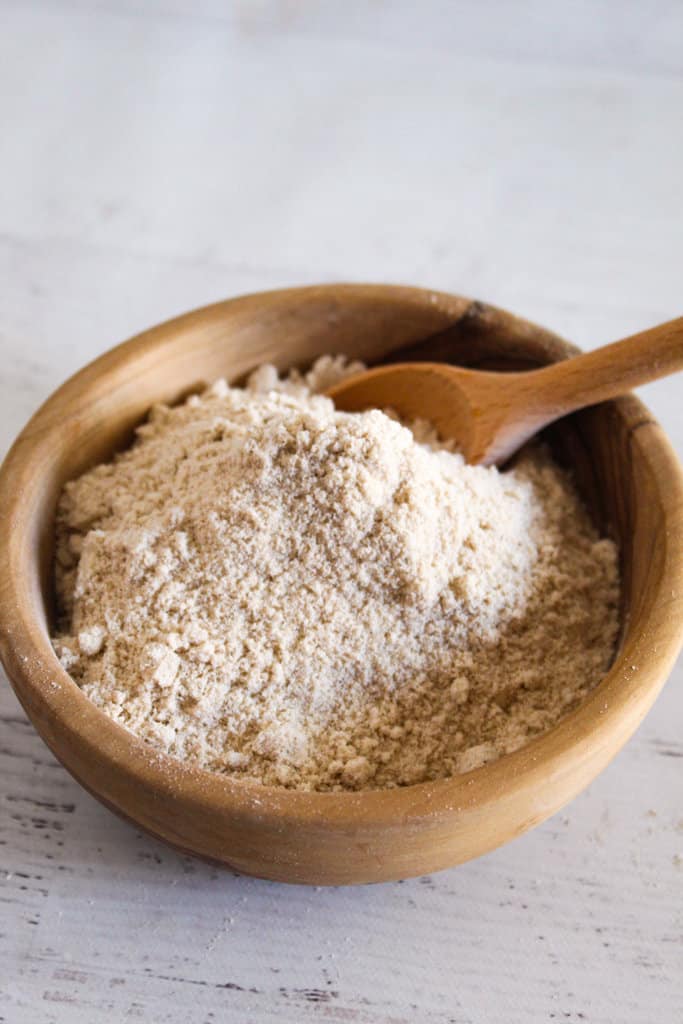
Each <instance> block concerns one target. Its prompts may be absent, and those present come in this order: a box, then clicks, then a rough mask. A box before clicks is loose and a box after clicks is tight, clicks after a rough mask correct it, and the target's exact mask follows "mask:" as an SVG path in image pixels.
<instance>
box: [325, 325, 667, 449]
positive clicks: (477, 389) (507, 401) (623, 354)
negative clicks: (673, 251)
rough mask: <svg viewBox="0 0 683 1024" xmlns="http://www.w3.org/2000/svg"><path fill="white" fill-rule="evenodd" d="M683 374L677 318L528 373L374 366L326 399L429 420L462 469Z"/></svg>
mask: <svg viewBox="0 0 683 1024" xmlns="http://www.w3.org/2000/svg"><path fill="white" fill-rule="evenodd" d="M680 369H683V318H679V319H677V320H670V321H669V322H668V323H665V324H660V325H659V326H657V327H653V328H650V330H648V331H642V332H641V333H640V334H636V335H633V336H632V337H630V338H625V339H624V340H622V341H618V342H614V343H613V344H611V345H607V346H605V347H604V348H602V349H597V350H595V351H593V352H589V353H587V354H586V355H580V356H575V357H574V358H573V359H570V360H567V361H566V362H562V363H559V364H558V365H555V366H549V367H546V368H544V369H541V370H535V371H532V372H531V373H486V372H481V371H473V370H466V369H462V368H460V367H455V366H448V365H446V364H444V363H404V364H399V365H396V366H380V367H376V368H374V369H371V370H367V371H365V372H364V373H360V374H357V375H355V376H353V377H351V378H347V379H345V380H342V381H340V382H339V383H338V384H337V385H335V386H334V387H332V388H330V389H329V390H328V392H327V394H328V395H329V397H330V398H332V399H333V401H334V402H335V404H336V406H337V407H338V408H339V409H343V410H346V411H347V412H359V411H361V410H363V409H372V408H380V409H387V408H392V409H394V411H395V412H397V413H398V414H399V416H401V418H402V419H406V420H415V419H426V420H429V421H430V422H431V423H432V424H433V425H434V426H435V427H436V428H437V430H438V432H439V434H440V435H441V437H443V438H446V439H448V440H454V441H456V442H457V445H458V448H459V450H460V451H461V452H462V453H463V455H464V456H465V458H466V459H467V461H468V462H470V463H472V464H475V465H476V464H477V463H482V464H483V465H486V466H488V465H493V464H500V463H503V462H505V461H506V460H507V459H509V458H510V457H511V456H512V455H514V453H515V452H516V451H517V450H518V449H519V448H521V447H522V445H523V444H525V443H526V442H527V441H528V440H530V438H531V437H533V435H534V434H535V433H536V432H537V431H538V430H540V429H541V428H542V427H545V426H548V424H550V423H553V422H554V421H555V420H557V419H560V418H561V417H562V416H566V415H567V413H570V412H575V411H576V410H577V409H583V408H585V407H586V406H588V405H594V404H595V403H596V402H602V401H604V400H605V399H608V398H615V397H617V396H618V395H621V394H624V393H625V392H626V391H628V390H629V388H631V387H635V386H636V385H638V384H645V383H646V382H648V381H651V380H656V379H657V378H658V377H663V376H665V375H667V374H670V373H674V372H676V371H677V370H680Z"/></svg>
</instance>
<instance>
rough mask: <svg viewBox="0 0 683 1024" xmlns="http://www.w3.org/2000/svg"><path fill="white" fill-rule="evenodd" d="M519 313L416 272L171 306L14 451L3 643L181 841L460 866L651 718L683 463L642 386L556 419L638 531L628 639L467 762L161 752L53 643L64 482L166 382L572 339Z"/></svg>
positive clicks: (126, 790)
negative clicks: (418, 777)
mask: <svg viewBox="0 0 683 1024" xmlns="http://www.w3.org/2000/svg"><path fill="white" fill-rule="evenodd" d="M574 351H575V350H574V349H573V348H571V347H570V346H568V345H567V344H565V343H564V342H563V341H561V340H560V339H559V338H557V337H556V336H554V335H552V334H550V333H548V332H547V331H545V330H543V329H541V328H539V327H535V326H534V325H533V324H530V323H527V322H525V321H523V320H519V319H517V318H516V317H514V316H512V315H511V314H509V313H505V312H503V311H502V310H498V309H494V308H492V307H489V306H483V305H481V304H480V303H477V302H470V301H469V300H467V299H462V298H458V297H456V296H451V295H444V294H435V293H433V292H428V291H421V290H419V289H413V288H399V287H389V286H366V285H326V286H322V287H315V288H296V289H290V290H287V291H279V292H268V293H264V294H260V295H249V296H246V297H244V298H239V299H234V300H232V301H229V302H222V303H218V304H217V305H214V306H209V307H207V308H205V309H200V310H197V311H196V312H193V313H189V314H187V315H186V316H182V317H179V318H178V319H177V320H172V321H169V322H168V323H165V324H161V325H160V326H159V327H155V328H153V329H152V330H150V331H146V332H145V333H144V334H141V335H139V336H138V337H136V338H133V339H132V340H131V341H128V342H126V343H125V344H123V345H120V346H119V347H118V348H115V349H113V350H112V351H111V352H108V353H107V354H106V355H103V356H102V357H101V358H99V359H97V360H95V362H93V363H91V364H90V365H89V366H87V367H86V368H85V369H84V370H81V372H80V373H78V374H76V376H74V377H72V378H71V380H69V381H67V383H66V384H64V385H63V386H62V387H61V388H60V389H59V390H58V391H56V392H55V394H54V395H53V396H52V397H51V398H50V399H48V401H47V402H46V403H45V404H44V405H43V407H42V408H41V409H40V410H39V411H38V413H36V415H35V416H34V417H33V419H32V420H31V421H30V422H29V424H28V425H27V426H26V428H25V429H24V430H23V432H22V433H21V435H20V436H19V438H18V439H17V441H16V442H15V444H14V447H13V448H12V450H11V451H10V453H9V455H8V456H7V459H6V461H5V463H4V466H3V467H2V470H1V471H0V551H1V552H2V560H3V566H4V571H3V573H2V577H1V579H0V655H1V657H2V661H3V664H4V666H5V668H6V670H7V674H8V675H9V677H10V679H11V681H12V684H13V686H14V689H15V691H16V693H17V696H18V697H19V700H20V701H21V703H22V704H23V706H24V708H25V709H26V712H27V714H28V715H29V717H30V718H31V720H32V722H33V724H34V725H35V727H36V729H37V730H38V732H39V733H40V735H41V736H42V737H43V739H44V740H45V742H46V743H47V745H48V746H49V747H50V749H51V750H52V751H53V753H54V754H55V755H56V756H57V757H58V758H59V760H60V761H61V762H62V763H63V764H64V765H65V767H66V768H67V769H68V770H69V771H70V772H71V774H72V775H73V776H74V777H75V778H76V779H77V780H78V781H79V782H80V783H81V784H82V785H83V786H85V787H86V788H87V789H88V790H90V792H91V793H93V794H94V795H95V796H96V797H97V798H98V799H99V800H101V801H102V802H103V803H104V804H106V805H107V806H108V807H110V808H112V810H114V811H116V812H117V813H119V814H121V815H122V816H124V817H126V818H128V819H130V820H132V821H134V822H135V823H136V824H137V825H139V826H140V827H142V828H144V829H146V830H147V831H148V832H150V833H152V834H153V835H155V836H158V837H159V838H161V839H164V840H166V841H167V842H168V843H171V844H172V845H173V846H175V847H177V848H179V849H181V850H184V851H189V852H191V853H194V854H196V855H198V856H200V857H203V858H207V859H210V860H213V861H218V862H221V863H224V864H228V865H230V866H231V867H233V868H236V869H238V870H239V871H243V872H246V873H248V874H254V875H260V876H262V877H265V878H272V879H279V880H281V881H287V882H309V883H315V884H321V883H322V884H342V883H351V882H370V881H381V880H385V879H396V878H403V877H406V876H410V875H417V874H421V873H423V872H428V871H435V870H438V869H439V868H445V867H449V866H451V865H453V864H457V863H459V862H461V861H464V860H467V859H469V858H471V857H476V856H478V855H479V854H481V853H485V852H486V851H487V850H491V849H493V848H494V847H496V846H498V845H500V844H501V843H504V842H506V841H507V840H508V839H512V838H513V837H514V836H517V835H520V834H521V833H522V832H524V831H526V829H528V828H531V827H532V826H533V825H536V824H537V823H538V822H540V821H542V820H543V819H544V818H547V817H548V816H549V815H551V814H553V813H554V812H555V811H556V810H557V809H558V808H559V807H561V806H562V805H563V804H565V803H566V802H567V801H568V800H571V799H572V797H574V796H575V795H576V794H577V793H578V792H579V791H580V790H581V789H583V787H584V786H586V785H587V784H588V783H589V782H590V781H591V780H592V779H593V778H595V776H596V775H597V774H598V772H600V771H601V770H602V769H603V768H604V767H605V765H606V764H607V763H608V762H609V761H610V760H611V758H612V757H614V755H615V754H616V752H617V751H618V750H619V748H620V747H621V746H622V744H623V743H624V742H625V741H626V740H627V739H628V737H629V736H630V735H631V734H632V733H633V731H634V730H635V729H636V727H637V725H638V724H639V722H640V721H641V719H642V718H643V716H644V715H645V713H646V712H647V710H648V709H649V707H650V706H651V704H652V702H653V701H654V699H655V697H656V696H657V693H658V692H659V690H660V688H661V687H662V685H663V683H664V681H665V679H666V677H667V674H668V673H669V671H670V669H671V667H672V664H673V661H674V659H675V657H676V654H677V652H678V649H679V646H680V641H681V618H682V617H681V611H682V606H683V479H682V476H681V470H680V467H679V464H678V461H677V459H676V457H675V455H674V453H673V452H672V449H671V447H670V445H669V442H668V441H667V439H666V437H665V435H664V434H663V432H662V430H661V429H660V427H659V426H658V425H657V423H656V422H655V421H654V420H653V418H652V417H651V415H650V414H649V412H648V411H647V409H645V407H644V406H643V405H642V404H641V403H640V402H639V401H638V400H636V399H635V398H633V397H630V396H629V397H626V398H622V399H620V400H619V401H616V402H609V403H606V404H604V405H601V406H597V407H595V408H593V409H589V410H587V411H585V412H582V413H581V414H579V415H576V416H574V417H572V418H571V419H570V420H565V421H563V423H562V424H561V426H560V427H557V428H555V430H554V431H553V432H552V434H551V436H550V440H551V443H552V444H553V445H554V446H555V450H556V453H557V454H558V457H560V458H561V459H565V460H569V461H570V462H571V463H572V464H573V466H574V468H575V471H576V476H577V480H578V482H579V486H580V488H581V490H582V492H583V494H584V497H585V499H586V501H587V502H588V504H589V506H590V508H591V509H592V512H593V514H594V516H595V518H596V520H597V522H598V523H599V525H600V526H601V528H602V529H604V530H605V531H607V532H609V533H610V534H612V535H613V536H615V537H616V539H617V540H618V541H619V543H620V545H621V558H622V574H623V589H624V593H623V619H622V636H621V641H620V650H619V653H618V654H617V656H616V658H615V660H614V664H613V667H612V669H611V670H610V672H609V674H608V675H607V677H606V678H605V679H604V680H603V681H602V682H601V683H600V685H599V686H598V687H597V688H596V689H595V690H594V691H593V693H592V694H591V695H590V696H589V697H588V699H587V700H586V701H585V702H584V703H583V704H582V706H581V707H580V708H578V710H576V711H574V712H573V713H572V714H570V715H569V716H568V717H566V718H565V719H564V720H563V721H562V722H560V724H559V725H557V726H556V727H555V728H554V729H552V730H551V731H550V732H548V733H547V734H546V735H545V736H543V737H541V738H539V739H537V740H535V741H533V742H532V743H530V744H529V745H528V746H527V747H524V748H523V749H521V750H519V751H517V752H516V753H514V754H511V755H509V756H507V757H504V758H502V759H501V760H499V761H497V762H495V763H494V764H491V765H488V766H485V767H482V768H478V769H476V770H475V771H472V772H469V773H468V774H466V775H461V776H458V777H456V778H453V779H447V780H443V781H440V782H436V783H425V784H422V785H418V786H409V787H406V788H404V789H395V790H388V791H374V792H372V791H371V792H364V793H301V792H290V791H285V790H280V789H271V788H265V787H262V786H257V785H253V784H248V783H244V782H240V781H239V780H236V779H231V778H228V777H225V776H221V775H215V774H211V773H209V772H206V771H203V770H201V769H198V768H193V767H188V766H186V765H184V764H182V763H181V762H179V761H176V760H174V759H172V758H170V757H168V756H166V755H164V754H160V753H158V752H156V751H155V750H153V749H152V748H151V747H150V746H148V745H146V744H145V743H144V742H143V741H141V740H139V739H137V738H136V737H135V736H134V735H132V734H131V733H130V732H128V731H127V730H126V729H124V728H122V727H121V726H119V725H116V724H115V723H114V722H113V721H111V720H110V719H109V718H108V717H107V716H106V715H105V714H104V713H103V712H101V711H99V710H98V709H97V708H96V707H95V706H94V704H92V703H91V702H90V701H89V700H88V698H87V697H85V696H84V694H83V693H82V692H81V690H80V689H79V688H78V686H77V685H76V684H75V683H74V682H73V681H72V680H71V679H70V677H69V676H68V675H67V673H66V672H65V671H64V670H63V669H62V668H61V666H60V664H59V662H58V661H57V658H56V657H55V655H54V653H53V651H52V648H51V646H50V641H49V636H48V623H49V621H50V615H51V611H50V609H51V591H52V583H51V561H52V550H53V547H52V545H53V524H54V511H55V503H56V500H57V497H58V494H59V492H60V489H61V487H62V485H63V484H64V482H65V481H66V480H68V479H70V478H72V477H74V476H76V475H78V474H79V473H81V472H82V471H83V470H85V469H86V468H87V467H89V466H92V465H93V464H94V463H96V462H98V461H101V460H103V459H107V458H109V457H110V456H111V454H112V452H113V451H114V450H115V449H117V448H120V447H121V446H123V445H125V444H126V442H127V441H128V440H129V439H130V437H131V432H132V429H133V427H134V426H135V424H136V423H138V422H139V421H140V420H141V419H142V418H143V417H144V415H145V413H146V412H147V410H148V409H149V407H150V405H152V403H154V402H157V401H159V400H165V401H171V402H172V401H174V400H176V399H178V398H179V397H181V396H182V395H183V394H184V393H187V392H188V390H191V389H193V388H194V387H196V386H197V385H199V384H200V383H201V382H208V381H211V380H212V379H214V378H216V377H219V376H227V377H228V378H230V379H233V380H234V379H239V378H240V377H242V376H243V375H244V374H245V373H246V371H248V370H250V369H251V368H253V367H255V366H257V365H258V364H259V363H262V362H264V361H266V360H270V361H272V362H274V363H276V364H277V366H278V367H280V368H281V369H285V368H287V367H289V366H292V365H302V366H303V365H306V364H308V363H310V362H311V360H313V359H314V358H315V357H316V356H317V355H319V354H321V353H325V352H344V353H347V354H348V355H350V356H354V357H361V358H363V359H365V360H366V361H367V362H370V363H373V362H377V361H380V360H386V359H397V358H400V359H402V360H405V359H441V360H447V361H451V362H454V363H460V364H464V365H468V366H475V367H479V366H480V367H488V368H501V369H504V368H509V369H519V368H523V367H533V366H538V365H541V364H543V363H547V362H549V361H552V360H557V359H562V358H565V357H566V356H569V355H571V354H572V352H574Z"/></svg>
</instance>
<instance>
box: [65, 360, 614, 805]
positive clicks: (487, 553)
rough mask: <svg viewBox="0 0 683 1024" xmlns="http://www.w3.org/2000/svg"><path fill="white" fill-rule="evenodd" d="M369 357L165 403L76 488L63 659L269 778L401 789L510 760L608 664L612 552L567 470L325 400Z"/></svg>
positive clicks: (151, 728) (132, 714)
mask: <svg viewBox="0 0 683 1024" xmlns="http://www.w3.org/2000/svg"><path fill="white" fill-rule="evenodd" d="M357 369H359V367H358V365H355V366H354V365H350V366H349V365H347V364H346V363H345V361H344V360H342V359H333V358H332V357H324V358H323V359H321V360H319V361H318V363H316V364H315V366H314V367H313V369H312V370H311V371H310V372H309V373H308V374H307V375H301V374H299V373H297V372H294V373H292V374H290V375H289V377H287V378H285V379H280V378H279V377H278V375H277V373H276V371H275V370H274V369H273V368H272V367H261V368H260V369H259V370H257V371H256V372H255V373H253V374H252V376H251V377H250V379H249V381H248V382H247V385H246V386H245V387H244V388H237V387H229V386H228V385H227V384H225V382H222V381H219V382H217V383H216V384H214V385H213V386H212V387H210V388H209V389H208V390H206V391H205V392H204V393H203V394H201V395H198V396H193V397H191V398H189V399H188V400H187V401H186V402H185V403H184V404H182V405H179V406H175V407H172V408H171V407H167V406H163V405H161V406H157V407H155V408H154V409H153V410H152V411H151V413H150V415H149V418H148V420H147V422H145V423H144V424H143V425H142V426H141V427H140V428H139V429H138V431H137V437H136V440H135V443H134V445H133V446H132V447H131V448H130V449H129V450H127V451H125V452H123V453H122V454H120V455H118V456H117V457H116V458H115V459H114V461H112V462H110V463H107V464H105V465H100V466H97V467H96V468H94V469H92V470H90V471H89V472H87V473H85V474H84V475H83V476H81V477H80V478H79V479H77V480H75V481H72V482H71V483H69V484H67V486H66V488H65V489H64V492H63V494H62V497H61V500H60V504H59V510H58V517H57V560H56V583H57V595H58V602H59V608H60V616H61V618H60V623H59V630H58V632H57V635H56V636H55V638H54V640H53V643H54V646H55V650H56V651H57V654H58V656H59V657H60V660H61V661H62V664H63V665H64V667H65V669H66V670H67V671H68V672H69V673H70V674H71V675H72V677H73V678H74V679H75V680H76V682H77V683H78V684H79V685H80V686H81V687H82V689H83V690H84V692H85V693H86V694H87V695H88V697H89V698H90V699H91V700H92V701H94V702H95V703H96V704H97V705H98V706H99V707H100V708H101V709H102V710H103V711H105V712H106V713H107V714H108V715H109V716H110V717H112V718H113V719H114V720H115V721H117V722H119V723H120V724H121V725H124V726H126V727H127V728H128V729H130V730H132V731H133V732H134V733H136V734H137V735H138V736H140V737H142V738H143V739H144V740H146V741H147V742H148V743H150V744H151V745H152V746H154V747H155V748H158V749H160V750H162V751H165V752H167V753H169V754H171V755H172V756H174V757H176V758H179V759H181V760H184V761H186V762H190V763H193V764H195V765H199V766H201V767H203V768H206V769H209V770H212V771H216V772H224V773H230V774H233V775H236V776H239V777H242V778H244V779H248V780H251V781H257V782H261V783H265V784H267V785H278V786H286V787H289V788H298V789H309V790H310V789H317V790H330V789H364V788H380V787H391V786H400V785H407V784H411V783H415V782H421V781H427V780H433V779H438V778H443V777H445V776H448V775H451V774H455V773H458V772H463V771H469V770H471V769H472V768H475V767H477V766H478V765H480V764H483V763H485V762H487V761H490V760H493V759H495V758H497V757H499V756H500V755H501V754H504V753H507V752H511V751H513V750H516V749H517V748H519V747H520V746H522V745H523V744H524V743H526V742H527V741H528V740H529V739H531V738H533V737H534V736H536V735H539V734H540V733H542V732H543V731H545V730H546V729H548V728H549V727H550V726H552V725H553V724H554V723H555V722H556V721H557V720H558V719H559V718H560V717H561V716H562V715H563V714H565V713H566V712H567V711H569V710H571V709H572V708H573V707H575V706H576V705H577V704H578V702H579V701H580V700H581V698H582V697H583V696H584V695H585V694H586V693H587V692H588V691H589V690H590V689H591V688H592V687H593V686H594V685H595V684H596V683H597V682H598V681H599V680H600V678H601V676H602V675H604V673H605V671H606V670H607V668H608V667H609V664H610V660H611V657H612V655H613V651H614V645H615V640H616V635H617V626H618V616H617V604H618V573H617V556H616V548H615V545H614V544H613V543H612V542H611V541H609V540H606V539H600V538H599V537H598V535H597V533H596V531H595V529H594V527H593V526H592V525H591V523H590V520H589V519H588V516H587V513H586V512H585V510H584V509H583V507H582V505H581V503H580V501H579V499H578V496H577V494H576V492H575V490H574V488H573V485H572V483H571V481H570V480H569V478H568V477H567V476H566V475H565V473H564V472H563V471H562V470H560V469H559V468H558V467H557V466H556V465H555V464H554V463H553V461H552V460H551V458H550V456H549V455H548V454H547V452H546V451H545V450H544V449H543V448H541V447H537V446H531V447H529V448H527V449H526V451H525V452H524V453H522V455H521V456H520V457H519V459H518V460H517V461H516V463H515V465H514V467H513V468H511V469H509V470H506V471H505V472H499V471H498V470H497V469H495V468H482V467H473V466H468V465H466V464H465V462H464V461H463V459H462V457H461V456H460V455H459V454H457V452H455V451H454V450H453V449H452V445H448V444H444V443H441V442H439V441H438V439H437V438H436V436H435V435H434V434H433V433H432V432H431V430H430V429H429V427H428V426H427V425H426V424H424V423H416V424H412V425H410V426H406V425H404V424H401V423H400V422H398V421H397V420H396V419H395V418H394V417H393V416H391V415H390V414H387V413H385V412H382V411H379V410H372V411H369V412H365V413H352V414H349V413H342V412H337V411H336V410H335V409H334V406H333V404H332V402H331V401H330V400H329V399H327V398H325V397H324V396H322V395H321V394H319V393H318V392H319V391H320V390H322V389H324V388H325V387H328V386H329V385H330V384H332V383H333V382H335V381H336V380H338V379H340V377H342V376H343V375H344V374H346V373H349V372H355V371H356V370H357Z"/></svg>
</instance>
